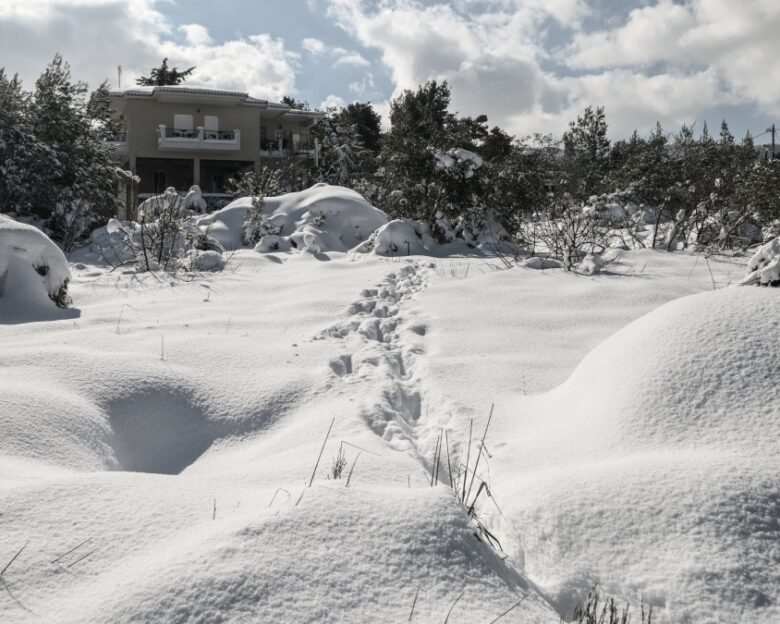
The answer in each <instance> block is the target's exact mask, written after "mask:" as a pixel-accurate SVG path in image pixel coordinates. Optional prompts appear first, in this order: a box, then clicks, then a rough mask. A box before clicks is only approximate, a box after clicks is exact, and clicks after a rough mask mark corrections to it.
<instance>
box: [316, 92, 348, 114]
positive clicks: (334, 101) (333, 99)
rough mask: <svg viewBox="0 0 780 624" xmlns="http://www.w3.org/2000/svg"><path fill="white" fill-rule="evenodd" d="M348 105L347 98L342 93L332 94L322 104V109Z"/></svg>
mask: <svg viewBox="0 0 780 624" xmlns="http://www.w3.org/2000/svg"><path fill="white" fill-rule="evenodd" d="M346 105H347V102H346V100H345V99H344V98H343V97H341V96H340V95H334V94H332V93H331V94H330V95H329V96H327V97H326V98H325V99H324V100H323V101H322V104H320V110H328V109H329V108H344V106H346Z"/></svg>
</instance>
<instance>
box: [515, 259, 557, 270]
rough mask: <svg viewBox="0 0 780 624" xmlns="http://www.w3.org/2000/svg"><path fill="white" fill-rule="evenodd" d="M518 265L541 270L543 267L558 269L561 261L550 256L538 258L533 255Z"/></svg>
mask: <svg viewBox="0 0 780 624" xmlns="http://www.w3.org/2000/svg"><path fill="white" fill-rule="evenodd" d="M520 266H521V267H525V268H526V269H535V270H537V271H541V270H544V269H560V268H562V266H563V265H561V263H560V262H558V261H557V260H553V259H551V258H539V257H536V256H535V257H533V258H528V259H526V260H523V261H522V262H521V263H520Z"/></svg>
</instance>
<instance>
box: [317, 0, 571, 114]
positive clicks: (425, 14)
mask: <svg viewBox="0 0 780 624" xmlns="http://www.w3.org/2000/svg"><path fill="white" fill-rule="evenodd" d="M459 4H460V6H461V8H462V7H464V6H467V5H471V4H474V5H477V4H479V5H480V6H484V5H486V4H487V5H490V8H491V10H492V11H493V12H483V13H479V14H473V13H464V12H462V11H461V10H459V9H458V6H456V5H450V4H447V5H445V4H438V5H432V6H424V5H422V4H420V3H417V2H413V1H412V0H396V1H394V2H392V1H391V2H384V3H381V4H380V5H379V6H378V8H377V9H376V10H373V11H369V10H366V8H365V6H364V4H363V3H361V2H359V1H358V0H331V2H330V14H331V15H332V16H333V17H334V18H335V19H336V20H337V23H339V24H340V25H341V26H342V28H344V29H345V30H347V31H348V32H350V33H351V34H352V35H353V36H355V37H356V38H357V39H358V41H360V43H362V44H363V45H365V46H367V47H374V48H377V49H378V50H379V51H380V54H381V58H382V61H383V63H384V64H385V66H386V67H387V68H388V69H389V71H390V74H391V77H392V79H393V83H394V86H395V90H394V95H397V94H398V93H400V92H401V91H402V90H404V89H412V88H415V87H416V86H417V85H418V84H420V83H423V82H425V81H427V80H431V79H437V80H447V81H448V82H449V83H450V85H451V86H452V94H453V107H454V108H455V109H457V110H458V111H459V112H461V113H463V114H469V115H474V114H480V113H486V114H487V115H488V116H489V117H490V118H491V121H492V122H493V123H498V124H501V125H505V126H508V127H510V129H514V128H516V127H517V124H516V123H515V118H516V115H517V114H518V113H528V114H530V113H535V112H537V111H538V112H540V113H551V112H555V111H558V110H560V109H561V108H562V107H563V106H564V102H563V98H564V95H565V94H564V93H562V92H561V91H559V90H558V89H556V87H555V80H554V79H553V78H552V77H550V76H548V75H547V74H546V73H545V72H543V71H542V70H541V69H540V67H539V59H540V58H542V57H544V56H546V53H545V52H544V50H543V48H542V47H541V45H540V44H539V42H538V41H536V40H535V39H534V32H535V28H536V26H538V25H539V24H540V23H542V22H543V21H544V19H553V18H555V19H557V18H556V16H554V15H552V14H550V13H549V12H548V11H547V9H545V8H544V7H545V6H546V5H545V4H544V3H541V2H538V3H535V2H530V3H521V2H510V1H504V2H501V1H493V2H489V1H488V2H480V3H476V2H469V1H468V0H467V1H466V2H461V3H459ZM575 4H577V6H579V4H578V3H569V5H568V6H574V5H575ZM467 8H468V7H467ZM563 14H564V13H563V11H561V12H560V14H559V15H560V16H561V19H563V17H562V16H563ZM567 19H574V15H573V14H571V15H568V16H567Z"/></svg>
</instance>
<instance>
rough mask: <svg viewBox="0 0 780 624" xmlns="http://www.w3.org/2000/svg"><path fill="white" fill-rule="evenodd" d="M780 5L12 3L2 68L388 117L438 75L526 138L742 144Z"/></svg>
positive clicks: (355, 0)
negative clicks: (695, 137) (178, 75)
mask: <svg viewBox="0 0 780 624" xmlns="http://www.w3.org/2000/svg"><path fill="white" fill-rule="evenodd" d="M779 31H780V0H738V1H736V0H677V1H674V0H455V1H452V2H441V1H436V0H276V1H274V0H263V1H260V0H219V2H214V1H213V0H176V1H172V0H0V67H1V66H5V67H6V70H7V71H8V72H9V73H19V74H20V75H21V76H22V78H23V79H24V80H25V82H26V84H27V85H28V86H31V85H32V82H33V81H34V80H35V78H36V77H37V75H38V74H40V71H41V69H42V68H43V67H44V66H45V64H46V63H47V61H48V60H50V59H51V57H52V56H53V54H54V53H55V52H58V51H59V52H61V53H62V54H63V56H64V57H65V59H66V60H67V61H69V62H70V64H71V66H72V69H73V73H74V75H75V76H76V77H78V78H80V79H83V80H86V81H88V82H89V83H90V85H93V86H94V85H95V84H97V83H99V82H101V81H102V80H104V79H108V80H109V81H110V82H111V83H112V85H114V86H116V83H117V70H116V68H117V66H118V65H121V66H122V68H123V78H122V82H123V86H129V85H131V84H132V83H133V82H134V79H135V78H136V77H137V76H139V75H140V74H142V73H147V72H148V69H149V68H150V67H152V66H153V65H155V64H159V61H160V60H161V59H162V57H164V56H167V57H169V58H170V59H171V62H172V64H173V65H176V66H178V67H180V68H183V67H188V66H191V65H195V66H197V69H196V71H195V75H194V77H193V81H192V82H197V83H198V84H204V85H209V86H213V87H222V88H229V89H239V90H242V91H248V92H250V93H251V94H252V95H255V96H258V97H268V98H276V99H278V98H280V97H281V96H282V95H293V96H295V97H296V98H299V99H303V100H306V101H308V102H310V103H311V104H312V105H313V106H322V105H325V104H328V103H330V104H339V103H343V102H349V101H353V100H360V101H371V102H373V103H374V104H375V105H377V107H378V108H379V109H380V110H386V108H387V102H388V101H389V99H390V98H392V97H393V96H394V95H396V94H398V93H399V92H400V91H402V90H403V89H407V88H413V87H415V86H416V85H417V84H419V83H421V82H424V81H426V80H428V79H431V78H436V79H440V80H441V79H446V80H447V81H449V83H450V84H451V85H452V90H453V108H454V109H455V110H457V111H459V112H461V113H463V114H470V115H475V114H480V113H485V114H487V115H488V116H489V118H490V121H491V123H494V124H498V125H500V126H502V127H504V128H506V129H507V130H509V131H510V132H512V133H514V134H518V135H522V134H526V133H531V132H535V131H549V132H553V133H558V132H560V131H561V129H563V128H565V126H566V123H567V121H568V120H570V119H572V118H573V117H575V116H576V114H577V112H578V111H580V110H582V108H584V107H585V106H587V105H588V104H592V105H601V106H605V107H606V111H607V119H608V122H609V123H610V128H611V134H612V136H613V137H615V138H617V137H620V136H624V135H627V134H629V133H630V132H631V131H632V130H633V129H634V128H638V129H639V130H640V131H646V130H647V129H649V128H650V127H652V126H653V125H654V124H655V121H656V120H660V121H661V122H662V123H663V124H664V126H665V127H666V128H667V129H668V130H669V131H672V130H674V129H676V128H677V127H679V125H680V124H682V123H684V122H685V123H689V124H691V123H694V122H695V123H696V127H699V128H700V127H701V125H702V123H703V122H704V121H707V122H709V125H710V127H711V129H712V130H713V131H717V128H718V126H719V124H720V120H721V119H722V118H724V117H725V118H726V119H727V120H728V121H729V124H730V125H731V127H732V130H733V131H734V133H735V134H738V135H742V134H744V133H745V132H746V131H747V130H750V131H751V132H752V133H753V134H754V135H758V134H760V133H762V132H763V131H764V130H765V129H766V128H767V126H768V125H770V124H771V123H773V122H774V121H778V122H780V62H779V61H778V59H780V37H779V36H778V33H779Z"/></svg>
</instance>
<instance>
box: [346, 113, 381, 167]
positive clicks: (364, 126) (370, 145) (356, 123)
mask: <svg viewBox="0 0 780 624" xmlns="http://www.w3.org/2000/svg"><path fill="white" fill-rule="evenodd" d="M338 115H339V117H340V120H341V123H342V124H344V125H345V126H351V127H353V128H354V129H355V132H357V134H358V136H359V137H360V143H361V144H362V145H363V147H364V148H365V149H366V150H368V151H369V152H371V154H372V155H373V156H376V155H377V154H379V147H380V145H379V141H380V137H381V135H382V119H381V117H379V115H378V114H377V112H376V111H375V110H374V108H373V107H372V106H371V102H353V103H352V104H347V106H345V107H344V108H342V109H341V110H340V111H339V113H338Z"/></svg>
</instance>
